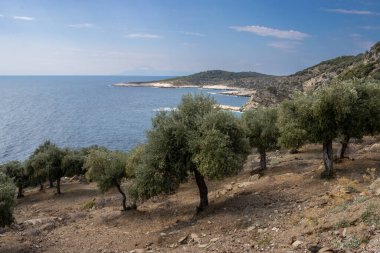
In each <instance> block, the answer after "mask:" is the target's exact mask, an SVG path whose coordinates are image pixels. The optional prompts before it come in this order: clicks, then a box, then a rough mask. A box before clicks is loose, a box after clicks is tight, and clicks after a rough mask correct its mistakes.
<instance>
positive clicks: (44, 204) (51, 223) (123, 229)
mask: <svg viewBox="0 0 380 253" xmlns="http://www.w3.org/2000/svg"><path fill="white" fill-rule="evenodd" d="M334 148H337V145H336V146H335V147H334ZM320 149H321V146H320V145H315V144H312V145H306V146H304V147H303V148H302V149H300V153H298V154H287V153H285V152H271V153H269V161H270V167H269V169H268V171H266V172H265V174H264V175H263V176H262V177H258V175H254V176H251V174H250V171H251V169H252V168H254V167H256V166H258V163H259V162H258V156H257V155H251V156H250V157H249V159H248V162H247V164H246V166H245V170H244V171H242V172H241V173H239V174H238V175H236V176H234V177H232V178H228V179H225V180H223V181H219V182H208V185H209V195H210V206H209V208H208V209H207V210H205V212H204V213H202V214H200V215H195V206H196V205H197V201H198V193H197V189H196V187H195V181H194V180H190V181H189V182H188V183H186V184H184V185H183V186H181V188H180V190H179V191H178V192H177V193H175V194H171V195H168V196H160V197H157V198H154V199H151V200H149V201H147V202H145V203H143V204H142V205H140V206H139V207H138V209H137V210H132V211H128V212H121V211H120V209H121V206H120V198H121V196H120V194H119V193H118V192H116V190H114V191H111V192H108V193H107V194H100V193H99V191H98V190H97V189H96V185H95V183H87V182H84V181H82V180H78V178H71V179H67V178H66V179H65V180H64V182H63V184H62V190H63V192H64V193H63V194H62V195H61V196H58V195H55V194H54V192H55V189H46V192H39V191H38V188H30V189H28V190H27V192H26V194H25V198H23V199H20V200H18V201H17V206H16V209H15V216H16V220H17V223H16V224H14V225H13V226H12V227H11V228H5V229H0V252H1V253H11V252H12V253H13V252H18V253H21V252H36V253H37V252H91V253H92V252H99V253H122V252H130V253H132V252H133V253H147V252H231V253H232V252H294V253H298V252H325V253H327V252H330V253H331V252H336V253H338V252H342V253H343V252H378V250H379V249H380V223H379V221H380V217H379V213H378V211H377V210H378V208H379V206H380V198H379V196H375V195H376V194H373V193H371V192H369V190H368V189H369V188H368V186H369V185H370V184H372V182H373V180H374V178H375V177H376V171H375V170H368V168H377V170H379V161H380V143H379V138H374V137H366V138H364V140H363V141H362V142H360V143H353V144H352V145H351V146H350V152H349V154H348V155H349V157H350V159H344V160H342V161H341V162H340V163H338V164H336V169H337V178H336V179H334V180H330V181H323V180H321V179H320V178H319V175H320V173H321V171H322V170H323V168H322V166H323V165H322V160H321V156H322V154H321V152H320ZM377 173H378V172H377ZM378 181H379V180H378ZM379 182H380V181H379ZM378 187H379V188H378V191H379V192H378V193H380V184H379V185H378ZM319 250H320V251H319Z"/></svg>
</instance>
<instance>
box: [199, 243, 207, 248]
mask: <svg viewBox="0 0 380 253" xmlns="http://www.w3.org/2000/svg"><path fill="white" fill-rule="evenodd" d="M207 245H208V244H199V245H198V247H199V248H206V247H207Z"/></svg>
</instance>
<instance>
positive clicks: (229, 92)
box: [112, 82, 256, 112]
mask: <svg viewBox="0 0 380 253" xmlns="http://www.w3.org/2000/svg"><path fill="white" fill-rule="evenodd" d="M112 86H115V87H153V88H171V89H181V88H199V89H213V90H223V91H221V92H216V94H221V95H226V96H240V97H251V96H252V95H253V94H255V93H256V92H255V91H253V90H248V89H245V88H240V87H230V86H227V85H175V84H172V83H165V82H141V83H140V82H133V83H132V82H130V83H116V84H113V85H112ZM248 102H249V101H247V103H248ZM247 103H246V104H247ZM246 104H245V105H243V106H241V107H238V106H230V105H218V107H219V108H221V109H222V110H228V111H235V112H241V111H243V110H244V108H245V107H246Z"/></svg>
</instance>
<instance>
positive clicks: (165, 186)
mask: <svg viewBox="0 0 380 253" xmlns="http://www.w3.org/2000/svg"><path fill="white" fill-rule="evenodd" d="M152 125H153V129H152V130H150V131H149V132H148V133H147V139H148V141H147V144H146V146H145V153H144V156H143V158H142V161H141V163H140V164H139V166H138V167H137V169H136V172H135V176H136V178H135V180H134V188H132V189H133V191H132V192H133V194H134V196H135V197H138V198H140V199H147V198H150V197H153V196H155V195H158V194H160V193H172V192H174V191H176V190H177V189H178V187H179V185H180V184H181V183H183V182H185V181H187V179H188V178H189V176H190V175H193V176H194V177H195V181H196V184H197V187H198V190H199V197H200V202H199V206H198V208H197V210H198V212H200V211H202V210H203V209H204V208H205V207H206V206H207V205H208V188H207V184H206V181H205V178H208V179H210V180H213V179H220V178H224V177H226V176H229V175H232V174H234V173H236V172H238V171H239V170H240V169H241V168H242V165H243V162H244V160H245V157H246V154H247V150H248V148H247V142H246V139H245V137H244V131H243V128H242V127H241V124H240V122H239V120H238V119H237V118H236V117H234V116H233V115H232V114H231V113H228V112H224V111H219V110H218V109H217V108H216V104H215V101H214V100H213V99H211V98H210V97H208V96H204V95H194V96H193V95H185V96H184V97H183V98H182V101H181V103H180V105H179V106H178V109H177V110H174V111H171V112H160V113H159V114H157V115H156V116H155V117H154V118H153V122H152Z"/></svg>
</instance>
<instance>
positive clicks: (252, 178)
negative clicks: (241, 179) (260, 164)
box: [249, 174, 260, 181]
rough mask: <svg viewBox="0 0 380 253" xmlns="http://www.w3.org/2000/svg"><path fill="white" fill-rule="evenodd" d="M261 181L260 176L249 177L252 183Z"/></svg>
mask: <svg viewBox="0 0 380 253" xmlns="http://www.w3.org/2000/svg"><path fill="white" fill-rule="evenodd" d="M259 179H260V174H254V175H252V176H250V177H249V180H250V181H256V180H259Z"/></svg>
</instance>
